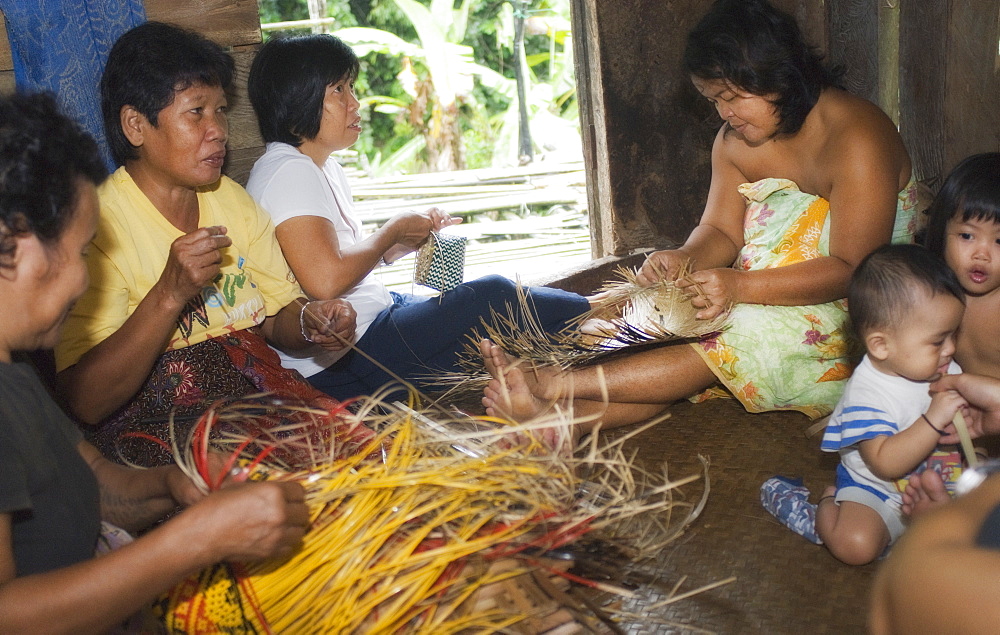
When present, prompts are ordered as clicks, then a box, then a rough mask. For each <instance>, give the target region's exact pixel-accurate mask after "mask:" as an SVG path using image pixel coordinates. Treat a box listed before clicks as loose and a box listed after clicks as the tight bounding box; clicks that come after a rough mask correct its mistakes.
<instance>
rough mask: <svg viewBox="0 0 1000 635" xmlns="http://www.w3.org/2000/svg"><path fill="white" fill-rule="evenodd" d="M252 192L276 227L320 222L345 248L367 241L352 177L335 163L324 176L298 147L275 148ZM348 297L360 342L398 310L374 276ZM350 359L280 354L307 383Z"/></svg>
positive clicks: (257, 167) (334, 354)
mask: <svg viewBox="0 0 1000 635" xmlns="http://www.w3.org/2000/svg"><path fill="white" fill-rule="evenodd" d="M247 191H248V192H249V193H250V195H251V196H252V197H253V198H254V199H255V200H256V201H257V203H258V204H260V206H261V207H263V208H264V209H265V210H266V211H267V212H268V213H269V214H270V215H271V218H272V219H273V220H274V225H275V227H277V226H278V225H280V224H281V223H283V222H284V221H286V220H288V219H289V218H295V217H297V216H319V217H320V218H325V219H327V220H328V221H330V222H331V223H333V225H334V227H335V228H336V229H337V240H338V241H339V242H340V247H341V248H344V247H349V246H351V245H354V244H356V243H357V242H359V241H360V240H361V239H362V238H364V236H363V235H362V233H361V223H360V222H358V219H357V218H355V216H354V205H353V198H352V196H351V186H350V185H349V184H348V182H347V175H346V174H344V170H343V168H341V167H340V165H339V164H338V163H337V162H336V161H335V160H334V159H332V158H331V159H329V160H328V161H327V162H326V164H325V165H324V166H323V169H322V170H321V169H320V168H319V167H317V165H316V164H315V163H313V161H312V159H310V158H309V157H307V156H306V155H304V154H302V153H301V152H299V151H298V149H297V148H295V147H294V146H290V145H288V144H287V143H278V142H275V143H269V144H267V147H266V149H265V152H264V155H263V156H261V157H260V158H259V159H258V160H257V162H256V163H255V164H254V166H253V169H252V170H251V171H250V179H249V181H247ZM342 297H343V299H345V300H347V301H349V302H350V303H351V305H353V306H354V310H355V311H357V313H358V329H357V336H356V339H360V338H361V336H362V335H364V333H365V331H366V330H367V329H368V326H369V325H370V324H371V323H372V321H373V320H374V319H375V317H376V316H377V315H378V314H379V313H381V312H382V311H384V310H385V309H386V308H388V307H389V306H390V305H391V304H392V297H391V296H390V295H389V291H388V290H387V289H386V288H385V285H383V284H382V283H381V282H379V281H378V280H377V279H376V278H375V276H374V275H372V274H371V273H369V274H368V275H367V276H365V278H364V279H363V280H361V282H359V283H358V284H357V286H355V287H354V288H353V289H351V290H350V291H348V292H347V293H346V294H345V295H343V296H342ZM275 350H277V349H275ZM345 353H346V351H327V350H324V349H322V348H320V347H318V346H316V347H312V348H308V349H305V350H303V351H297V353H296V354H291V355H289V354H287V353H284V352H283V351H278V354H279V355H280V356H281V364H282V366H284V367H285V368H291V369H294V370H297V371H299V372H300V373H302V375H304V376H305V377H309V376H311V375H315V374H316V373H318V372H320V371H322V370H323V369H325V368H327V367H328V366H330V365H331V364H333V363H334V362H336V361H337V360H338V359H340V358H341V357H342V356H343V355H344V354H345Z"/></svg>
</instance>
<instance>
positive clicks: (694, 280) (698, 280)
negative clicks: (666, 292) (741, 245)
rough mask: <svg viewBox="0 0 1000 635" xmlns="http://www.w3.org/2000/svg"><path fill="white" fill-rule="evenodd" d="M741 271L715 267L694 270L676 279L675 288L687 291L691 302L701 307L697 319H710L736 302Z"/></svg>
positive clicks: (737, 300)
mask: <svg viewBox="0 0 1000 635" xmlns="http://www.w3.org/2000/svg"><path fill="white" fill-rule="evenodd" d="M742 277H743V273H742V272H740V271H737V270H736V269H730V268H717V269H704V270H702V271H696V272H694V273H692V274H690V275H688V276H685V277H684V278H681V279H679V280H677V283H676V284H677V288H678V289H682V290H685V291H687V292H688V294H689V295H690V296H691V304H692V305H693V306H694V307H696V308H699V309H701V310H700V311H698V312H697V313H696V314H695V317H696V318H698V319H699V320H712V319H715V318H716V317H718V316H719V315H721V314H723V313H725V312H726V311H728V310H729V308H730V307H731V306H732V305H734V304H736V303H738V302H739V301H740V300H739V297H740V294H739V287H740V284H741V282H742Z"/></svg>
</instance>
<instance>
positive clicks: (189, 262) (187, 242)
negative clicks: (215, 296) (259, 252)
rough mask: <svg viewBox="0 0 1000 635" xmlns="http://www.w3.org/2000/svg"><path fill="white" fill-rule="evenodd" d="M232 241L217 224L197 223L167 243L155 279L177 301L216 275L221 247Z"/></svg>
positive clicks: (182, 303) (179, 301)
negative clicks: (185, 232) (197, 226)
mask: <svg viewBox="0 0 1000 635" xmlns="http://www.w3.org/2000/svg"><path fill="white" fill-rule="evenodd" d="M232 244H233V241H232V239H230V238H229V237H228V236H226V228H225V227H223V226H221V225H216V226H213V227H200V228H198V229H196V230H194V231H193V232H191V233H189V234H185V235H183V236H181V237H180V238H178V239H177V240H175V241H174V242H173V243H172V244H171V245H170V255H169V256H168V257H167V264H166V265H165V266H164V267H163V273H162V274H160V280H159V283H160V284H161V285H164V290H165V291H166V292H167V293H169V294H170V297H171V298H173V299H174V300H175V301H176V302H177V303H178V304H179V305H181V306H183V305H185V304H187V301H188V300H190V299H191V298H192V297H194V296H195V295H196V294H198V293H200V292H201V290H202V288H203V287H205V286H208V285H209V284H210V283H211V282H212V280H214V279H215V277H216V276H217V275H219V270H220V265H221V264H222V250H223V249H225V248H226V247H228V246H230V245H232Z"/></svg>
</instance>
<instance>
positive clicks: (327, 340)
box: [302, 298, 358, 351]
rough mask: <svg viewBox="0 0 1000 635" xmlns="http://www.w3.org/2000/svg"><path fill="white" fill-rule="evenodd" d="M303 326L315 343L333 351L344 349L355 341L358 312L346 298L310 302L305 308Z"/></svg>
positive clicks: (306, 333) (303, 309)
mask: <svg viewBox="0 0 1000 635" xmlns="http://www.w3.org/2000/svg"><path fill="white" fill-rule="evenodd" d="M302 311H303V319H302V327H303V330H304V331H305V335H306V336H307V337H308V338H309V339H310V340H312V342H313V343H314V344H319V345H320V346H322V347H323V348H325V349H327V350H331V351H339V350H343V349H344V348H345V347H347V345H348V344H350V343H351V342H353V341H354V331H355V329H356V328H357V325H358V324H357V318H358V314H357V312H356V311H355V310H354V307H353V306H351V303H350V302H348V301H346V300H341V299H339V298H338V299H334V300H322V301H313V302H308V303H307V304H306V305H305V306H304V307H303V308H302Z"/></svg>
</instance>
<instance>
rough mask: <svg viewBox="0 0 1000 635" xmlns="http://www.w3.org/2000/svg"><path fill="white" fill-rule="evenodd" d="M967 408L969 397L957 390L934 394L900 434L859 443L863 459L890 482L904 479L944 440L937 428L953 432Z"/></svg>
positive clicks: (875, 472)
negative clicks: (958, 414)
mask: <svg viewBox="0 0 1000 635" xmlns="http://www.w3.org/2000/svg"><path fill="white" fill-rule="evenodd" d="M966 408H967V404H966V402H965V399H963V398H962V396H961V395H959V394H958V393H957V392H955V391H953V390H949V391H946V392H938V393H934V394H933V395H932V396H931V406H930V408H928V409H927V413H926V414H925V415H924V416H923V417H920V418H919V419H918V420H917V421H914V422H913V424H912V425H911V426H910V427H908V428H907V429H905V430H903V431H901V432H898V433H897V434H893V435H887V436H880V437H876V438H874V439H868V440H867V441H862V442H861V443H860V444H859V445H858V449H859V451H860V452H861V458H862V459H864V462H865V464H866V465H867V466H868V469H870V470H871V471H872V473H873V474H875V476H877V477H879V478H882V479H885V480H887V481H890V480H893V479H897V478H901V477H903V476H905V475H906V474H908V473H909V472H910V471H911V470H913V468H915V467H917V465H919V464H920V462H921V461H923V460H924V459H926V458H927V457H928V456H929V455H930V453H931V452H933V451H934V448H935V447H936V446H937V445H938V444H939V443H940V442H941V435H940V434H938V432H937V431H936V430H935V429H934V428H937V429H938V430H948V431H953V425H954V424H953V423H952V419H954V417H955V413H956V412H957V411H958V410H960V409H966ZM924 417H926V418H927V421H924ZM928 421H929V422H930V424H932V425H933V426H934V427H933V428H932V427H931V425H928Z"/></svg>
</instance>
